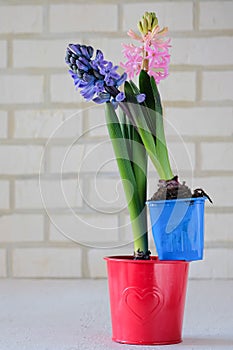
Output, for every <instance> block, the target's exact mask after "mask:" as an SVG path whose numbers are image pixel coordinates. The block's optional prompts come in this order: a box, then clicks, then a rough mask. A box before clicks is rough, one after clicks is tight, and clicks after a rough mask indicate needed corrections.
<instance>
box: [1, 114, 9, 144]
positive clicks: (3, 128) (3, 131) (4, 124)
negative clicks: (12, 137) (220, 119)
mask: <svg viewBox="0 0 233 350" xmlns="http://www.w3.org/2000/svg"><path fill="white" fill-rule="evenodd" d="M7 131H8V125H7V112H6V111H0V139H4V138H6V137H7Z"/></svg>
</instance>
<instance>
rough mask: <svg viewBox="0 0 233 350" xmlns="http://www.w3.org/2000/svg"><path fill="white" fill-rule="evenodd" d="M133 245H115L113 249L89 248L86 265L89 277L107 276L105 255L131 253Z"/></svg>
mask: <svg viewBox="0 0 233 350" xmlns="http://www.w3.org/2000/svg"><path fill="white" fill-rule="evenodd" d="M132 254H133V246H132V245H131V246H129V245H127V247H124V248H123V247H122V246H121V247H118V248H117V247H116V248H115V249H110V250H109V249H90V250H89V252H88V267H89V273H90V276H89V277H90V278H105V277H107V265H106V261H104V257H105V256H119V255H132Z"/></svg>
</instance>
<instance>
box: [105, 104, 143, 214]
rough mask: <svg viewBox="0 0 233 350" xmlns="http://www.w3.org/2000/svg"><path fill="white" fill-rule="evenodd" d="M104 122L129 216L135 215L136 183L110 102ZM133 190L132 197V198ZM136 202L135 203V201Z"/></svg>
mask: <svg viewBox="0 0 233 350" xmlns="http://www.w3.org/2000/svg"><path fill="white" fill-rule="evenodd" d="M105 105H106V113H105V115H106V121H107V127H108V132H109V136H110V139H111V141H112V145H113V149H114V152H115V156H116V161H117V164H118V168H119V172H120V176H121V178H122V180H126V181H123V186H124V190H125V195H126V200H127V203H128V207H129V211H130V210H132V212H131V213H130V214H131V215H133V216H134V215H137V213H138V212H140V207H139V203H133V202H132V201H133V199H134V198H135V199H137V200H138V199H139V198H138V189H137V183H136V180H135V176H134V172H133V169H132V164H131V160H130V156H129V154H128V149H127V144H126V141H125V139H124V137H123V134H122V131H121V127H120V124H119V120H118V117H117V114H116V112H115V110H114V108H113V106H112V104H111V103H110V102H108V103H106V104H105ZM132 189H133V196H132ZM135 202H136V201H135Z"/></svg>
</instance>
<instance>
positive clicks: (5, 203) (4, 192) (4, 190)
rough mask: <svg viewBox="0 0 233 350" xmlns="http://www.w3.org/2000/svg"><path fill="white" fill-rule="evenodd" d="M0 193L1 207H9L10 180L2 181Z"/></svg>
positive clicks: (0, 182)
mask: <svg viewBox="0 0 233 350" xmlns="http://www.w3.org/2000/svg"><path fill="white" fill-rule="evenodd" d="M0 193H1V196H0V209H8V208H9V203H10V201H9V198H10V186H9V182H8V181H5V180H1V181H0Z"/></svg>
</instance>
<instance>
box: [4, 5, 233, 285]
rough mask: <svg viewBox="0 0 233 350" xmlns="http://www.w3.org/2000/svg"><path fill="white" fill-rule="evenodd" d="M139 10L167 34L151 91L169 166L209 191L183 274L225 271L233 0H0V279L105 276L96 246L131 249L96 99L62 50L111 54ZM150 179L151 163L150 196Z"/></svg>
mask: <svg viewBox="0 0 233 350" xmlns="http://www.w3.org/2000/svg"><path fill="white" fill-rule="evenodd" d="M145 10H147V11H156V13H157V15H158V17H159V23H160V26H161V27H163V26H168V27H169V30H170V35H171V39H172V40H171V45H172V47H171V69H170V75H169V78H168V79H166V81H163V82H161V84H160V86H159V89H160V91H161V94H162V98H163V102H164V114H165V117H166V119H165V127H166V131H167V135H168V146H169V151H170V154H171V158H172V166H173V169H174V172H175V173H179V176H180V179H181V180H186V182H187V183H188V184H189V185H190V186H191V187H193V188H196V187H202V188H203V189H204V190H206V192H207V193H209V195H210V196H211V198H212V199H213V201H214V204H213V205H210V204H209V203H207V204H206V219H205V226H206V236H205V239H206V252H205V261H204V262H198V263H193V264H191V272H190V276H191V277H192V278H233V275H232V271H233V266H232V258H231V256H232V253H233V239H232V226H233V201H232V198H233V186H232V176H233V157H232V153H233V149H232V137H233V104H232V81H233V72H232V62H233V56H232V53H233V40H232V29H233V22H232V11H233V0H215V1H205V0H187V1H183V0H182V1H181V0H171V1H168V0H166V1H162V0H159V1H153V0H147V1H146V2H143V1H138V0H132V1H131V0H126V1H114V0H113V1H105V0H103V1H93V0H87V1H86V2H84V1H79V0H73V1H68V2H65V1H63V0H59V1H52V0H48V1H47V2H44V1H36V2H34V1H32V0H27V1H26V0H22V1H20V2H19V1H8V2H7V1H5V2H4V1H3V2H1V4H0V53H1V54H0V73H1V74H0V276H1V277H16V278H23V277H28V278H37V277H38V278H41V277H42V278H50V277H51V278H54V277H58V278H63V277H71V278H79V277H93V278H95V277H104V276H106V267H105V262H104V261H103V260H102V257H103V256H105V255H116V254H131V253H132V250H133V248H132V244H130V245H127V246H124V243H128V242H130V241H131V240H132V235H131V229H130V227H127V226H125V227H123V226H124V224H125V223H127V222H128V219H129V216H128V212H127V209H126V207H125V206H126V202H125V197H124V193H123V189H122V186H121V185H120V183H119V175H118V171H117V168H116V162H115V161H111V159H112V158H113V152H112V147H111V144H110V142H109V138H108V133H107V128H106V125H105V115H104V106H102V105H101V106H98V105H94V104H92V103H89V104H88V103H86V102H84V100H83V99H82V98H81V97H80V95H79V93H78V92H76V91H75V89H74V86H73V82H72V79H71V78H70V77H69V75H68V73H67V67H66V65H65V62H64V56H65V49H66V46H67V44H69V43H71V42H75V43H76V42H81V43H87V44H91V45H93V46H95V48H100V49H102V50H103V52H104V53H105V56H106V59H109V60H113V61H114V63H115V64H119V62H120V61H124V58H123V57H122V53H121V50H122V46H121V43H122V42H125V43H129V42H130V40H129V38H128V37H127V36H126V32H127V30H128V29H129V28H132V29H134V30H136V24H137V22H138V20H139V18H140V17H141V15H142V14H143V12H144V11H145ZM71 146H72V147H71ZM70 147H71V150H70V152H69V153H68V155H67V158H66V159H65V162H64V167H63V173H62V174H61V166H62V162H63V161H64V157H65V156H66V152H67V151H68V150H69V148H70ZM44 150H45V157H44V159H43V163H42V168H41V172H42V174H41V185H42V188H41V191H42V195H43V200H44V201H45V202H46V209H47V212H46V211H45V208H44V206H43V202H42V198H41V192H40V187H39V170H40V162H41V155H42V153H43V151H44ZM80 167H81V168H80ZM79 168H80V169H81V171H80V174H78V173H77V172H78V169H79ZM78 175H79V178H78ZM61 179H62V180H61ZM157 179H158V177H157V175H156V174H155V173H154V170H153V168H152V167H151V165H150V166H149V193H148V196H149V197H150V196H151V195H152V193H153V192H154V191H155V189H156V188H157ZM117 185H118V187H117ZM93 207H94V208H95V209H93ZM50 219H51V220H52V222H53V224H52V223H51V222H50ZM122 225H123V226H122ZM103 228H104V229H103ZM59 230H61V231H64V233H65V234H67V235H69V236H70V238H72V239H73V240H74V241H79V242H81V243H82V244H81V245H79V246H78V245H77V244H75V243H73V242H72V241H70V240H68V239H67V238H65V237H64V236H63V235H62V233H60V232H59ZM84 243H85V244H86V245H85V244H84ZM119 245H123V246H122V247H121V248H118V249H113V247H115V246H119ZM94 247H95V248H94ZM97 247H98V248H99V249H97ZM104 247H106V249H103V248H104ZM100 248H102V249H100ZM151 250H152V252H153V253H154V252H155V249H154V248H153V246H151Z"/></svg>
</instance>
